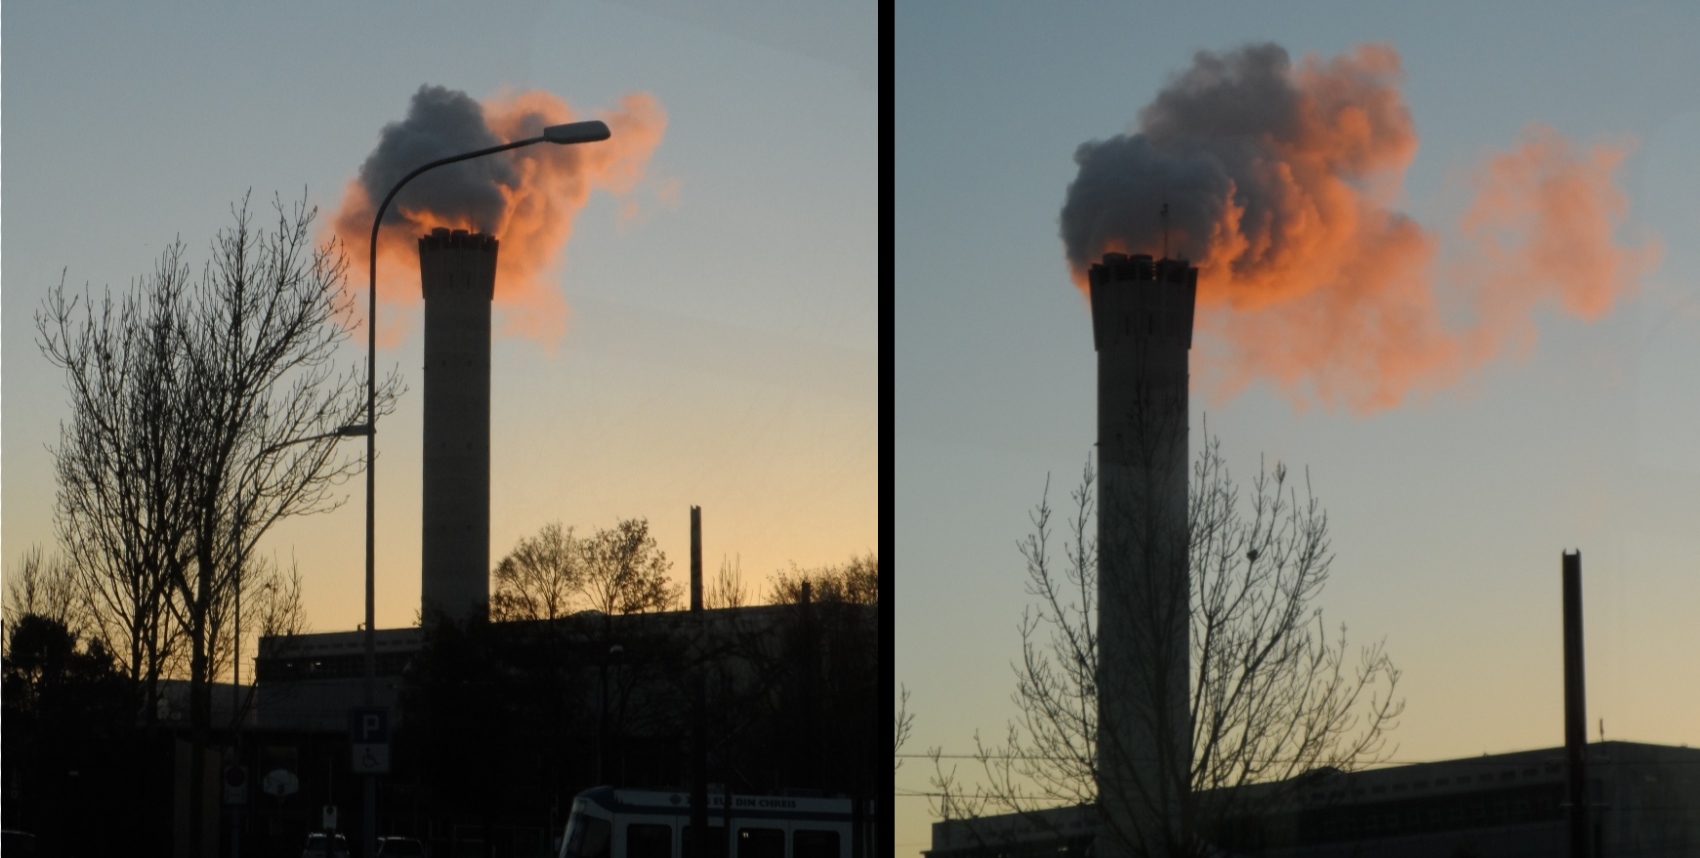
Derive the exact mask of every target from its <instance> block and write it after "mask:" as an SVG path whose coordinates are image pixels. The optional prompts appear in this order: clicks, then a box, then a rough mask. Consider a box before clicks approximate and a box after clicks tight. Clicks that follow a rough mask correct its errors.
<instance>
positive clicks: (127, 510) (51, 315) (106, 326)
mask: <svg viewBox="0 0 1700 858" xmlns="http://www.w3.org/2000/svg"><path fill="white" fill-rule="evenodd" d="M183 254H184V247H183V244H182V243H181V242H173V243H172V244H171V245H170V246H169V247H167V248H166V249H165V251H164V253H162V254H161V255H160V258H159V260H158V262H157V264H156V266H155V268H154V270H153V271H152V272H150V273H149V274H147V275H144V276H143V277H142V278H141V280H140V282H139V283H137V284H134V288H132V289H131V291H130V292H129V293H127V294H125V295H124V296H122V297H121V298H120V299H117V300H115V299H114V298H113V296H112V294H111V292H110V290H108V291H107V292H106V293H105V294H104V295H103V296H102V298H101V300H100V302H99V306H98V309H97V307H96V303H95V300H94V296H93V295H92V294H91V293H90V292H89V291H88V290H86V289H85V290H84V293H83V294H82V295H80V296H79V295H70V296H68V295H67V294H66V289H65V283H64V279H63V278H61V280H60V283H59V286H58V288H56V289H54V290H52V291H51V292H49V294H48V296H47V299H46V300H45V302H44V304H43V306H42V308H41V310H40V311H38V312H37V313H36V317H35V322H36V330H37V332H38V335H39V338H38V345H39V346H40V348H41V350H42V353H43V354H44V355H45V356H46V357H47V359H48V360H49V361H50V362H51V363H52V364H54V365H55V366H57V367H59V368H60V369H62V370H64V372H65V380H66V386H67V388H68V389H69V392H70V395H71V402H70V404H71V417H70V421H69V422H68V423H61V424H60V432H59V445H58V446H57V447H55V448H53V450H52V453H53V457H54V468H55V472H56V477H57V482H58V492H57V495H56V498H55V512H54V524H55V529H56V531H57V533H58V537H59V542H60V545H61V546H62V548H63V549H64V551H65V553H66V555H67V557H68V562H69V563H70V566H71V568H72V569H73V570H74V574H75V576H76V583H75V586H76V589H77V590H78V591H79V593H80V594H81V595H82V598H83V600H84V603H85V605H86V608H87V614H88V616H87V621H88V624H89V626H90V631H91V633H92V635H93V636H94V637H95V638H96V639H98V640H100V641H102V642H103V643H104V645H105V647H106V648H107V649H108V650H110V651H111V652H113V653H114V654H116V655H117V656H118V659H119V662H120V665H121V667H122V670H123V672H124V673H125V674H126V675H127V676H128V677H129V678H130V679H131V680H132V681H134V682H138V683H140V684H141V685H142V687H143V690H144V693H145V699H146V703H145V711H146V713H147V717H148V719H149V720H150V721H151V720H152V719H153V717H154V713H155V712H156V711H157V705H156V703H157V698H158V681H159V679H160V678H161V677H162V676H163V675H165V674H166V673H167V672H168V670H169V667H170V666H171V665H172V663H173V659H174V658H175V656H176V655H177V654H178V652H179V650H180V648H179V647H178V642H179V631H180V630H179V628H178V627H177V626H176V625H175V618H174V615H173V613H172V612H171V611H170V609H169V603H170V600H171V595H172V593H171V589H170V579H169V575H170V569H171V567H172V565H173V564H174V563H179V562H181V557H182V553H183V551H184V545H185V542H186V540H187V535H188V532H189V528H190V522H191V518H192V512H191V508H190V503H189V501H190V495H191V493H190V490H189V480H190V478H191V474H192V472H193V467H192V462H191V461H190V459H191V456H192V451H191V450H190V449H189V447H188V440H189V439H188V436H187V434H186V433H185V431H184V428H185V426H184V415H183V413H182V409H183V404H184V403H185V401H186V400H188V399H189V398H190V394H189V393H188V392H187V391H186V390H185V389H184V388H183V383H184V379H183V375H184V373H183V371H182V370H183V359H182V350H181V348H180V342H179V337H180V332H179V330H178V315H179V314H178V312H177V308H178V307H179V306H180V304H181V303H182V301H183V295H184V291H185V290H186V289H187V288H188V286H187V284H188V282H189V268H188V265H187V264H186V263H185V262H184V261H183Z"/></svg>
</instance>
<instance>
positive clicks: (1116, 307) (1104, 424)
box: [1090, 253, 1198, 858]
mask: <svg viewBox="0 0 1700 858" xmlns="http://www.w3.org/2000/svg"><path fill="white" fill-rule="evenodd" d="M1090 280H1091V290H1092V293H1091V294H1092V335H1093V343H1094V345H1095V346H1096V348H1097V351H1098V768H1099V790H1098V795H1099V801H1100V806H1101V808H1102V812H1103V814H1104V815H1103V821H1104V828H1102V829H1101V834H1100V835H1099V842H1098V847H1097V854H1098V855H1099V856H1100V858H1112V856H1121V855H1127V854H1130V853H1133V852H1140V851H1142V852H1145V853H1147V854H1152V855H1163V854H1166V851H1167V850H1166V849H1165V844H1164V838H1165V834H1166V832H1167V830H1168V829H1169V828H1170V826H1172V825H1173V824H1175V823H1176V822H1178V820H1179V807H1178V802H1179V800H1180V796H1181V791H1183V790H1184V789H1185V788H1186V786H1185V785H1186V783H1187V778H1188V772H1189V769H1190V766H1191V759H1192V752H1191V744H1192V735H1191V733H1192V728H1191V714H1190V713H1191V707H1190V705H1189V701H1188V688H1189V682H1188V664H1189V663H1190V655H1191V654H1190V644H1189V634H1188V632H1189V625H1188V623H1189V618H1188V590H1189V588H1188V579H1187V541H1188V533H1187V473H1188V470H1189V468H1188V452H1187V431H1188V425H1187V424H1188V411H1187V407H1188V406H1187V384H1188V365H1187V353H1188V351H1189V350H1190V349H1191V348H1192V317H1193V307H1194V301H1195V297H1196V294H1197V283H1198V269H1197V268H1194V267H1192V266H1191V265H1188V264H1187V262H1186V261H1185V260H1172V259H1162V260H1157V261H1153V260H1152V259H1151V257H1149V256H1145V255H1143V254H1141V255H1136V256H1128V255H1126V254H1121V253H1107V254H1105V255H1104V258H1103V262H1102V263H1099V264H1094V265H1093V266H1092V270H1091V274H1090Z"/></svg>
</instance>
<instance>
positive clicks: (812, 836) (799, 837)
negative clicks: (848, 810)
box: [791, 828, 839, 858]
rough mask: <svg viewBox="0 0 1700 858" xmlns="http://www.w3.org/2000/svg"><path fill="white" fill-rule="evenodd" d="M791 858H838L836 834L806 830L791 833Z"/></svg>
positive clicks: (834, 832) (801, 829)
mask: <svg viewBox="0 0 1700 858" xmlns="http://www.w3.org/2000/svg"><path fill="white" fill-rule="evenodd" d="M791 858H839V852H838V832H836V831H812V830H810V829H807V828H800V829H797V830H796V831H793V832H791Z"/></svg>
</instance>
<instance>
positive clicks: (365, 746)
mask: <svg viewBox="0 0 1700 858" xmlns="http://www.w3.org/2000/svg"><path fill="white" fill-rule="evenodd" d="M348 743H349V748H350V749H351V750H352V751H353V760H352V762H351V763H350V767H351V768H352V769H353V770H354V772H355V773H356V774H380V775H381V774H387V773H388V772H389V770H390V713H389V710H387V709H383V708H380V707H361V708H356V709H350V710H348Z"/></svg>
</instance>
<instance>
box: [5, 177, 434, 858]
mask: <svg viewBox="0 0 1700 858" xmlns="http://www.w3.org/2000/svg"><path fill="white" fill-rule="evenodd" d="M274 210H275V218H276V219H275V221H274V222H273V223H272V224H271V225H270V226H269V227H262V226H260V225H259V224H257V223H256V222H255V217H254V215H253V214H252V213H251V211H250V209H249V207H248V199H247V198H246V197H245V198H244V199H243V200H242V201H241V202H240V203H239V204H237V205H234V206H232V207H231V214H232V219H233V224H232V225H231V226H230V227H229V228H227V229H225V230H223V231H221V232H219V233H218V235H217V236H216V237H215V239H214V240H213V242H212V247H211V251H212V252H211V258H210V261H209V262H208V263H207V264H206V266H205V267H204V268H203V269H202V273H201V274H200V276H199V277H192V276H191V273H190V271H191V269H190V266H189V264H188V263H187V261H186V260H185V249H184V246H183V244H182V243H181V242H176V243H174V244H172V245H171V246H170V247H168V248H167V249H166V251H165V253H164V254H162V255H161V257H160V260H159V263H158V265H157V266H156V268H155V270H154V272H153V273H152V275H151V276H149V277H146V278H144V279H143V280H142V282H141V283H140V285H139V287H138V288H136V289H134V290H132V292H131V293H130V294H128V295H126V296H125V297H124V298H123V299H122V300H121V301H118V302H116V303H115V302H114V301H113V299H112V298H111V296H110V294H108V295H107V296H106V297H105V298H104V300H103V302H102V304H101V308H100V310H99V312H98V313H97V312H96V311H95V308H94V307H93V306H92V304H93V301H92V298H90V297H88V296H84V297H83V299H81V300H80V299H79V298H78V297H75V296H71V297H67V295H66V294H65V289H64V283H63V281H61V283H60V286H59V287H58V288H57V289H55V290H53V291H52V292H50V294H49V296H48V298H47V299H46V301H45V303H44V305H43V308H42V310H41V312H39V313H37V315H36V329H37V332H38V334H39V345H40V347H41V349H42V352H43V353H44V354H45V355H46V356H47V357H48V359H49V360H50V361H52V362H53V363H54V364H55V365H56V366H58V367H60V368H61V369H63V370H64V371H65V374H66V378H67V382H68V386H69V388H70V390H71V409H72V417H71V421H70V423H69V424H68V425H65V426H62V428H61V435H60V444H59V446H58V447H57V448H55V449H54V451H53V453H54V458H55V464H56V468H57V471H58V477H59V494H58V516H57V522H58V529H59V536H60V540H61V542H62V544H63V545H65V546H66V548H67V550H68V552H69V554H70V555H71V557H72V559H73V563H74V565H75V567H76V568H77V569H78V572H79V574H80V575H81V576H82V579H81V580H82V584H83V586H84V587H85V589H86V590H87V591H88V592H89V593H91V594H93V598H92V599H91V605H92V609H93V612H94V613H95V615H96V618H97V625H98V626H99V628H100V629H101V634H102V636H103V637H106V638H107V639H108V640H113V641H116V642H118V643H119V644H120V645H121V646H123V647H124V648H125V649H126V650H127V653H128V658H127V665H128V666H129V669H130V672H131V673H132V675H136V676H141V677H143V678H144V679H145V681H146V683H147V685H148V686H149V687H150V700H149V706H150V712H151V706H152V704H153V700H152V692H151V688H152V686H153V685H154V683H155V681H156V680H157V678H158V676H159V675H160V673H161V671H162V669H163V668H164V667H165V665H166V659H167V658H168V657H169V656H170V655H172V654H173V653H174V652H176V651H178V650H179V649H181V650H182V651H185V652H186V654H187V656H188V662H189V665H188V666H189V681H190V723H191V730H192V734H193V746H194V759H193V769H192V770H193V771H200V766H201V761H202V758H203V756H204V750H205V745H206V737H207V730H208V728H209V726H210V721H211V711H212V706H211V697H210V687H209V682H210V681H211V680H212V678H213V677H214V676H215V670H216V667H217V665H218V663H219V660H220V655H221V654H220V652H219V651H218V648H219V647H225V646H229V645H230V644H231V643H232V642H233V640H232V637H231V635H230V631H231V630H230V621H231V620H232V619H233V618H234V614H233V610H234V609H233V605H234V602H235V600H236V596H237V593H238V590H239V589H247V588H250V587H251V586H252V585H254V584H255V583H256V582H255V581H254V580H253V575H252V574H250V573H251V572H252V569H251V567H252V563H251V558H252V555H253V552H254V548H255V546H256V544H257V543H258V541H259V540H260V539H261V538H262V537H263V536H264V535H265V534H266V532H267V531H268V530H270V528H271V527H272V526H273V525H274V524H276V523H277V522H278V521H280V520H282V519H283V518H286V517H289V516H294V515H303V514H308V513H315V512H323V511H326V510H329V509H333V508H335V507H336V506H337V505H339V504H340V503H341V502H342V501H343V500H344V498H342V497H338V496H337V495H336V488H337V487H338V486H339V485H340V484H341V483H342V482H344V481H345V480H347V479H349V478H350V477H352V476H353V475H355V474H357V473H359V471H360V470H361V468H362V460H361V459H360V457H359V456H358V455H357V454H355V453H353V452H351V451H343V450H339V449H338V448H337V447H336V446H335V438H336V430H337V429H338V428H339V427H342V426H346V425H349V424H353V423H356V422H363V421H364V419H365V410H366V401H365V399H366V398H365V396H364V393H365V389H364V388H365V385H364V381H365V379H364V376H363V375H362V374H361V373H360V372H359V371H358V370H356V369H349V370H346V371H340V372H339V371H338V369H337V365H336V360H335V358H336V352H337V349H338V347H339V346H340V345H341V343H342V342H343V341H344V340H345V339H347V337H348V332H347V330H346V328H345V327H344V326H343V323H344V322H345V321H346V320H347V319H348V317H349V315H350V313H351V299H350V297H349V294H348V292H347V291H346V290H345V289H344V287H343V281H344V272H345V269H346V263H345V261H344V258H343V256H342V253H341V251H340V249H338V248H337V247H336V246H335V245H334V244H330V245H323V246H315V245H314V244H313V242H312V240H311V227H312V223H313V220H314V217H315V214H316V211H315V210H314V209H311V208H309V207H307V205H306V204H305V202H302V203H297V204H295V205H293V206H292V207H286V206H285V205H284V204H283V203H282V201H281V200H278V201H276V202H275V204H274ZM399 389H400V382H399V379H398V377H397V376H395V375H393V374H392V375H391V376H390V377H389V378H388V379H387V380H385V382H384V383H383V385H382V386H381V387H380V389H379V391H378V401H377V406H378V409H379V413H387V412H388V411H390V410H392V409H393V407H394V401H395V398H396V396H397V395H398V393H399ZM298 442H305V443H298ZM190 783H191V787H190V789H191V795H190V814H191V827H192V829H194V830H199V826H200V818H199V817H200V813H201V801H200V791H201V789H202V781H201V779H199V778H193V779H191V781H190ZM191 843H192V844H193V845H192V847H191V850H192V851H191V854H194V853H195V852H198V850H199V848H200V845H199V844H200V839H199V838H193V839H191Z"/></svg>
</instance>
